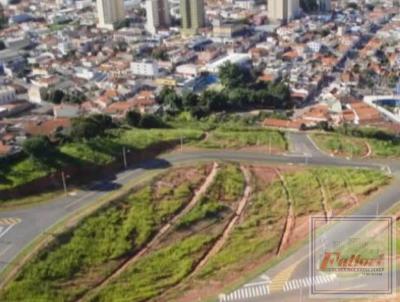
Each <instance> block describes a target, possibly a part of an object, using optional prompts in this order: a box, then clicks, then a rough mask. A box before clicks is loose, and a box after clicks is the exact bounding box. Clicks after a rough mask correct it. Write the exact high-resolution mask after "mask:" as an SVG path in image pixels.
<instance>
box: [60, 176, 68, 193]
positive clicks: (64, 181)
mask: <svg viewBox="0 0 400 302" xmlns="http://www.w3.org/2000/svg"><path fill="white" fill-rule="evenodd" d="M61 179H62V183H63V187H64V193H65V195H67V194H68V190H67V181H66V179H65V174H64V171H61Z"/></svg>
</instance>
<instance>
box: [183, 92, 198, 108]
mask: <svg viewBox="0 0 400 302" xmlns="http://www.w3.org/2000/svg"><path fill="white" fill-rule="evenodd" d="M199 102H200V100H199V96H198V95H197V94H195V93H193V92H189V93H185V94H184V95H183V97H182V105H183V107H184V108H185V109H186V110H190V109H191V108H193V107H195V106H197V105H198V104H199Z"/></svg>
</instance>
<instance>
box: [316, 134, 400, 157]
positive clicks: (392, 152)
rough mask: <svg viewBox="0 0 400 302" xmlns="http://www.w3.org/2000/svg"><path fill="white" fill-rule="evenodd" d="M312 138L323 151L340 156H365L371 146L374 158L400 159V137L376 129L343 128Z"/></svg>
mask: <svg viewBox="0 0 400 302" xmlns="http://www.w3.org/2000/svg"><path fill="white" fill-rule="evenodd" d="M312 138H313V140H314V141H315V142H316V143H317V145H318V146H319V147H320V148H321V149H322V150H324V151H326V152H329V153H333V154H337V155H339V156H356V157H361V156H365V155H366V154H367V153H368V147H367V145H369V147H370V148H371V151H372V154H371V155H372V156H376V157H396V158H397V157H400V140H399V137H398V136H397V135H396V134H394V133H391V132H387V131H383V130H380V129H376V128H351V127H343V128H339V129H337V130H335V132H334V133H323V134H322V133H321V134H320V133H318V134H313V135H312Z"/></svg>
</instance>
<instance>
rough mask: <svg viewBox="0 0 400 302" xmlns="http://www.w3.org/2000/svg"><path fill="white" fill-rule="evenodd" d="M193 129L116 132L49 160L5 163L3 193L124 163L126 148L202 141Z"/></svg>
mask: <svg viewBox="0 0 400 302" xmlns="http://www.w3.org/2000/svg"><path fill="white" fill-rule="evenodd" d="M202 136H203V132H202V131H198V130H192V129H186V130H184V129H112V130H108V131H107V133H106V134H105V135H104V136H98V137H94V138H91V139H87V140H82V141H73V142H68V143H65V144H62V145H61V146H60V147H59V148H58V149H56V150H54V152H52V153H51V154H49V155H46V157H45V158H32V157H31V156H23V157H22V158H18V159H15V160H9V161H6V162H4V163H1V168H0V190H3V189H10V188H14V187H17V186H20V185H23V184H26V183H29V182H31V181H33V180H35V179H38V178H41V177H44V176H46V175H49V174H50V173H53V172H56V171H58V170H61V169H63V168H65V167H69V166H82V165H85V164H90V165H105V164H109V163H111V162H113V161H115V160H118V159H121V160H122V148H124V147H125V148H126V149H127V152H130V151H143V150H145V149H146V148H149V147H151V145H153V144H156V143H162V142H171V141H177V140H180V139H181V138H183V139H184V141H185V142H191V141H194V140H200V139H201V138H202Z"/></svg>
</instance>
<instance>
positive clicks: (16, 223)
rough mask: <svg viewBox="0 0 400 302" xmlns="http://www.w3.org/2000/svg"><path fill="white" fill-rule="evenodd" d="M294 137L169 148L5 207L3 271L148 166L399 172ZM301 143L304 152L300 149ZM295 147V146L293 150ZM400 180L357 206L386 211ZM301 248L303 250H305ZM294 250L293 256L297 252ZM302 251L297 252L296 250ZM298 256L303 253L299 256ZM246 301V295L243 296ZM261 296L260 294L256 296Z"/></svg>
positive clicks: (0, 238) (0, 249) (396, 166)
mask: <svg viewBox="0 0 400 302" xmlns="http://www.w3.org/2000/svg"><path fill="white" fill-rule="evenodd" d="M290 135H292V136H294V137H291V138H290V140H291V141H293V143H294V145H295V146H294V148H293V146H292V148H291V149H292V153H291V154H286V155H282V156H277V155H267V154H263V153H252V152H242V151H225V150H224V151H195V152H182V153H170V154H166V155H163V156H160V157H158V158H156V159H153V160H150V161H146V162H143V163H141V164H140V165H136V166H133V167H131V168H129V169H128V170H126V171H123V172H121V173H119V174H117V175H116V176H115V178H114V179H112V180H105V181H103V182H98V183H96V184H94V185H93V186H92V187H90V189H87V190H80V191H77V192H76V194H75V195H74V196H63V197H59V198H56V199H55V200H54V201H51V202H47V203H43V204H39V205H33V206H30V207H27V208H21V209H15V210H7V211H1V212H0V271H1V270H3V269H4V268H5V267H6V266H8V265H12V264H13V259H14V258H15V257H16V255H17V254H18V253H19V252H21V250H22V249H23V248H24V247H26V246H28V245H29V243H30V242H31V241H32V240H33V239H35V238H36V237H37V236H38V235H40V234H41V233H43V232H46V230H48V229H49V228H50V227H51V226H53V225H54V224H56V223H57V222H58V221H60V220H61V219H63V218H65V217H66V216H68V215H71V214H73V213H75V212H78V211H79V210H80V209H82V208H83V207H85V206H88V205H90V204H92V203H95V202H96V200H98V198H99V197H101V196H102V195H104V194H106V193H107V192H109V191H112V190H115V188H116V187H120V186H122V185H124V184H127V183H128V182H131V181H132V180H133V179H139V178H141V177H143V176H144V175H145V174H146V172H147V171H154V170H157V169H163V168H167V167H169V166H174V165H178V164H185V163H196V162H198V161H211V160H227V161H248V162H259V163H278V164H290V165H291V164H303V165H305V164H309V165H329V166H337V167H354V168H372V169H381V170H386V171H389V169H388V168H390V171H391V172H392V173H393V174H394V175H396V174H397V173H400V163H399V162H389V161H371V160H351V161H350V160H346V159H340V158H332V157H329V156H325V155H324V154H322V153H320V152H319V151H318V150H316V149H315V146H313V144H310V141H309V139H308V137H307V136H305V135H302V134H290ZM299 146H301V147H300V150H301V152H299ZM293 150H295V151H293ZM301 153H302V154H301ZM399 184H400V181H399V180H398V179H397V177H396V180H395V182H394V184H393V185H391V186H389V187H388V188H387V190H385V191H383V192H381V193H380V194H379V196H377V197H376V198H374V200H371V202H369V203H366V204H364V206H362V207H361V208H360V209H359V212H360V213H361V212H362V213H364V214H368V213H370V214H375V211H376V210H375V209H376V204H377V203H378V202H379V211H380V212H383V211H385V210H386V209H388V208H389V207H391V206H392V205H393V204H395V203H396V202H397V201H398V200H399V196H400V189H399ZM302 250H303V249H300V250H299V251H298V253H299V254H300V255H302V253H304V251H302ZM296 255H297V253H295V254H294V255H293V256H296ZM297 256H298V255H297ZM297 259H299V258H297ZM290 261H293V259H290V258H288V259H286V260H285V261H283V262H282V263H280V264H279V265H277V266H276V267H274V268H273V269H272V270H270V271H269V274H270V275H271V276H273V275H274V274H276V272H277V271H280V270H282V269H284V268H285V267H287V266H288V265H289V264H290V263H291V262H290ZM238 301H240V300H238ZM242 301H248V300H242ZM255 301H261V300H255Z"/></svg>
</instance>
